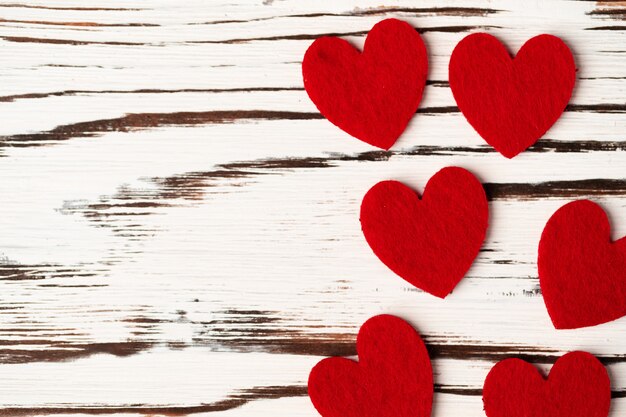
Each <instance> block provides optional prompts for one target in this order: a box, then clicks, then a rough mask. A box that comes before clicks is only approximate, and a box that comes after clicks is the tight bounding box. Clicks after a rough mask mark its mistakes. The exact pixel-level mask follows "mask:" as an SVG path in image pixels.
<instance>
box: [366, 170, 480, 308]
mask: <svg viewBox="0 0 626 417" xmlns="http://www.w3.org/2000/svg"><path fill="white" fill-rule="evenodd" d="M488 217H489V208H488V205H487V197H486V196H485V190H484V189H483V187H482V185H481V183H480V182H479V181H478V180H477V179H476V177H474V176H473V175H472V174H471V173H470V172H469V171H467V170H465V169H463V168H458V167H447V168H444V169H442V170H441V171H439V172H437V173H436V174H435V175H433V177H432V178H431V179H430V180H429V181H428V183H427V184H426V187H425V188H424V196H423V197H422V199H421V200H420V198H419V195H418V194H417V193H415V192H414V191H413V190H411V189H410V188H409V187H407V186H406V185H404V184H402V183H400V182H398V181H383V182H379V183H378V184H376V185H375V186H373V187H372V188H371V189H370V190H369V191H368V192H367V194H366V195H365V197H364V198H363V202H362V203H361V227H362V229H363V234H364V235H365V239H366V240H367V243H368V244H369V245H370V247H371V248H372V250H373V251H374V253H375V254H376V256H378V258H379V259H380V260H381V261H382V262H383V263H384V264H385V265H387V266H388V267H389V269H391V270H392V271H393V272H395V273H396V274H398V275H399V276H400V277H402V278H404V279H405V280H406V281H408V282H410V283H411V284H413V285H414V286H416V287H418V288H421V289H422V290H424V291H426V292H428V293H430V294H433V295H435V296H437V297H441V298H444V297H445V296H447V295H448V294H449V293H450V292H452V290H453V289H454V287H455V286H456V285H457V284H458V282H459V281H460V280H461V279H462V278H463V276H464V275H465V274H466V272H467V271H468V270H469V268H470V266H471V265H472V262H473V261H474V258H476V256H477V255H478V251H479V250H480V247H481V245H482V242H483V240H484V239H485V233H486V231H487V225H488Z"/></svg>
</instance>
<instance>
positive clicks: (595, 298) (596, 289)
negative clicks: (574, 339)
mask: <svg viewBox="0 0 626 417" xmlns="http://www.w3.org/2000/svg"><path fill="white" fill-rule="evenodd" d="M537 264H538V268H539V283H540V285H541V292H542V294H543V299H544V301H545V303H546V307H547V309H548V313H549V314H550V318H551V319H552V323H553V324H554V327H556V328H557V329H576V328H579V327H587V326H595V325H597V324H601V323H606V322H609V321H612V320H615V319H618V318H620V317H622V316H624V315H626V236H625V237H622V238H621V239H619V240H617V241H615V242H612V241H611V225H610V224H609V219H608V217H607V215H606V213H605V212H604V210H602V208H601V207H600V206H599V205H597V204H595V203H594V202H591V201H589V200H580V201H574V202H572V203H568V204H566V205H564V206H563V207H561V208H559V209H558V210H557V211H556V212H555V213H554V214H553V215H552V217H550V220H548V223H547V224H546V226H545V228H544V229H543V233H542V235H541V241H540V242H539V256H538V260H537Z"/></svg>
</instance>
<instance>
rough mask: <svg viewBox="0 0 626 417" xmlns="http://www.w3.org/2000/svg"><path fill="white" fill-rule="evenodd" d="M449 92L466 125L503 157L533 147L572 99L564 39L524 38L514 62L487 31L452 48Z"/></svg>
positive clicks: (573, 72)
mask: <svg viewBox="0 0 626 417" xmlns="http://www.w3.org/2000/svg"><path fill="white" fill-rule="evenodd" d="M449 72H450V73H449V79H450V88H451V89H452V93H453V94H454V98H455V99H456V102H457V104H458V106H459V109H460V110H461V111H462V112H463V115H464V116H465V118H466V119H467V121H468V122H469V123H470V124H471V125H472V126H473V127H474V129H475V130H476V131H477V132H478V134H479V135H480V136H482V137H483V138H484V139H485V140H486V141H487V143H489V144H490V145H491V146H493V147H494V148H495V149H496V150H497V151H498V152H500V153H501V154H502V155H504V156H506V157H507V158H513V157H514V156H515V155H517V154H518V153H520V152H522V151H524V150H525V149H526V148H528V147H529V146H531V145H532V144H533V143H535V142H536V141H537V140H538V139H539V138H540V137H541V136H543V134H544V133H546V131H547V130H548V129H549V128H550V126H552V125H553V124H554V122H556V120H557V119H558V118H559V116H560V115H561V113H563V110H565V106H567V103H568V101H569V99H570V97H571V95H572V89H573V88H574V82H575V80H576V65H575V63H574V58H573V56H572V53H571V51H570V50H569V48H568V47H567V45H565V43H563V41H562V40H561V39H559V38H557V37H556V36H552V35H539V36H535V37H534V38H532V39H530V40H528V42H526V43H525V44H524V46H522V48H521V49H520V50H519V52H518V53H517V56H516V57H515V59H512V58H511V56H510V55H509V53H508V52H507V50H506V48H505V47H504V45H502V43H500V41H499V40H498V39H496V38H495V37H493V36H491V35H488V34H486V33H476V34H473V35H469V36H467V37H466V38H464V39H463V40H462V41H461V42H459V44H458V45H457V46H456V47H455V48H454V51H453V52H452V56H451V58H450V68H449Z"/></svg>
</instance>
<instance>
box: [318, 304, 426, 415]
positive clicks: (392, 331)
mask: <svg viewBox="0 0 626 417" xmlns="http://www.w3.org/2000/svg"><path fill="white" fill-rule="evenodd" d="M356 347H357V351H358V354H359V362H355V361H352V360H349V359H345V358H328V359H324V360H322V361H321V362H319V363H318V364H317V365H315V367H314V368H313V369H312V370H311V374H310V375H309V384H308V385H309V397H310V398H311V401H312V402H313V405H314V406H315V408H316V409H317V411H319V413H320V414H321V415H322V416H323V417H428V416H430V411H431V408H432V402H433V371H432V368H431V365H430V359H429V357H428V352H427V351H426V347H425V346H424V342H423V341H422V339H421V338H420V335H419V334H418V333H417V332H416V331H415V329H413V328H412V327H411V326H410V325H409V324H408V323H407V322H405V321H403V320H401V319H399V318H398V317H394V316H390V315H381V316H376V317H372V318H371V319H369V320H368V321H366V322H365V324H363V326H361V329H360V330H359V335H358V336H357V341H356Z"/></svg>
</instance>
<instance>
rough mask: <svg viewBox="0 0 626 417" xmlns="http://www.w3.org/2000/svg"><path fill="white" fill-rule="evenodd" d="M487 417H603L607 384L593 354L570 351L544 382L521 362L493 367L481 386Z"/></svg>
mask: <svg viewBox="0 0 626 417" xmlns="http://www.w3.org/2000/svg"><path fill="white" fill-rule="evenodd" d="M483 402H484V405H485V413H486V414H487V417H607V415H608V414H609V407H610V403H611V383H610V380H609V376H608V374H607V372H606V369H604V367H603V366H602V364H601V363H600V361H598V359H596V358H595V357H594V356H593V355H591V354H589V353H586V352H571V353H568V354H566V355H564V356H562V357H561V358H559V360H557V361H556V363H555V364H554V366H552V370H551V371H550V376H549V377H548V378H547V379H544V378H543V377H542V375H541V374H540V373H539V371H537V369H536V368H535V367H534V366H532V365H531V364H529V363H527V362H524V361H523V360H521V359H506V360H504V361H502V362H499V363H498V364H496V366H494V367H493V368H492V369H491V371H490V372H489V374H488V375H487V378H486V379H485V385H484V387H483Z"/></svg>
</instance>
